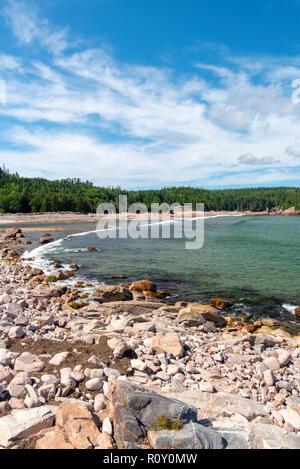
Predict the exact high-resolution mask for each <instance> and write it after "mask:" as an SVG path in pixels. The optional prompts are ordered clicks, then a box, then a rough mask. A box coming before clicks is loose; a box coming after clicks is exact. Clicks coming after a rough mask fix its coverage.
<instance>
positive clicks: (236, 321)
mask: <svg viewBox="0 0 300 469" xmlns="http://www.w3.org/2000/svg"><path fill="white" fill-rule="evenodd" d="M22 237H23V234H22V232H21V230H20V229H17V228H16V229H10V230H7V231H6V232H5V233H3V234H2V235H1V239H0V243H1V247H0V272H1V276H0V448H11V449H18V448H37V449H104V448H106V449H126V448H132V449H134V448H155V449H174V450H176V449H203V448H207V449H223V448H224V449H257V448H266V449H267V448H268V449H279V448H281V449H299V448H300V348H299V346H300V336H297V335H294V334H295V332H293V330H292V329H291V328H289V327H288V325H286V324H282V323H280V321H276V320H274V319H270V318H265V319H262V320H261V321H256V322H254V323H252V324H250V323H248V322H246V320H245V318H233V317H230V316H229V315H228V313H227V312H226V309H227V308H228V306H229V302H228V301H226V300H224V299H220V298H214V299H211V302H210V304H209V305H208V304H202V303H184V302H178V303H175V304H170V303H169V302H168V299H167V298H166V296H167V294H166V292H163V291H160V290H159V289H158V288H157V287H156V285H154V284H153V283H152V282H151V281H149V280H143V281H137V282H134V283H132V284H131V285H122V286H117V287H116V286H99V287H97V288H96V289H95V291H94V292H93V294H92V296H89V295H88V294H87V293H83V291H84V287H85V286H87V285H86V283H85V282H83V281H78V282H77V283H75V284H74V278H75V279H76V272H77V266H76V265H72V266H70V268H71V270H72V275H71V277H72V280H73V283H72V284H71V283H70V282H69V279H68V277H69V278H70V272H69V271H68V272H63V271H62V270H60V265H59V261H56V263H55V264H53V273H52V274H51V275H45V274H44V273H43V272H42V271H41V270H40V269H33V268H31V267H30V266H29V265H26V262H25V261H23V260H21V259H20V255H19V254H20V250H19V248H20V245H21V243H22V242H23V239H22ZM27 241H29V240H27ZM25 242H26V240H25ZM296 314H299V315H300V311H299V309H298V310H296Z"/></svg>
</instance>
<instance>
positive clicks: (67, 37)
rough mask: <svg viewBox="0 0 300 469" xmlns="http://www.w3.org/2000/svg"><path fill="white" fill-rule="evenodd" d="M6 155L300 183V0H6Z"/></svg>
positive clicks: (30, 167) (1, 98) (57, 171)
mask: <svg viewBox="0 0 300 469" xmlns="http://www.w3.org/2000/svg"><path fill="white" fill-rule="evenodd" d="M1 6H2V8H1V13H0V126H1V127H0V128H1V132H0V162H2V163H5V165H6V167H8V168H9V169H10V170H12V171H18V172H19V173H20V174H21V175H24V176H42V177H49V178H51V179H54V178H65V177H80V178H82V179H88V180H92V181H93V182H94V183H96V184H100V185H106V186H107V185H113V186H115V185H120V186H122V187H124V188H157V187H163V186H170V185H194V186H202V187H211V188H213V187H214V188H218V187H220V188H221V187H246V186H271V185H272V186H273V185H276V186H278V185H289V186H291V185H293V186H299V185H300V177H299V176H300V37H299V26H300V1H299V0H256V1H255V0H253V1H252V2H249V1H245V0H185V1H184V2H183V1H182V0H172V1H171V0H160V1H158V0H143V1H140V0H127V1H125V0H64V1H61V0H60V1H58V0H44V1H43V2H36V1H31V0H30V1H29V0H28V1H27V0H23V1H19V0H1Z"/></svg>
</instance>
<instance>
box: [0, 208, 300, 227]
mask: <svg viewBox="0 0 300 469" xmlns="http://www.w3.org/2000/svg"><path fill="white" fill-rule="evenodd" d="M202 215H203V213H202V212H196V211H185V212H184V216H185V217H194V218H196V217H198V216H202ZM242 215H248V216H266V215H270V216H275V215H282V216H288V215H290V216H294V215H300V211H299V210H295V209H294V208H290V209H288V210H274V211H272V212H267V211H264V212H251V211H245V212H240V211H238V210H235V211H232V212H226V211H218V212H216V211H208V212H205V213H204V216H205V217H214V216H242ZM182 216H183V211H182V210H179V211H174V213H172V214H169V213H161V214H158V213H157V214H155V213H147V214H143V213H142V214H133V213H128V212H122V213H120V214H116V215H97V214H95V213H88V214H84V213H75V212H62V213H56V212H49V213H32V214H31V213H28V214H27V213H18V214H11V213H8V214H1V216H0V227H2V226H3V227H5V226H6V225H16V226H17V225H19V224H25V223H26V224H27V223H28V224H33V225H34V224H44V225H45V228H47V226H48V225H49V224H54V223H76V222H85V223H89V222H90V223H95V222H97V221H98V220H101V219H103V218H107V219H110V218H114V217H115V218H116V219H117V220H133V219H134V220H147V219H149V218H150V217H151V218H152V219H158V218H162V219H166V218H170V217H171V218H176V217H182ZM57 229H58V228H57ZM37 230H39V231H43V230H44V228H38V229H37ZM47 230H48V231H49V230H52V231H54V230H56V228H55V227H51V228H50V227H49V228H47ZM31 231H32V230H31Z"/></svg>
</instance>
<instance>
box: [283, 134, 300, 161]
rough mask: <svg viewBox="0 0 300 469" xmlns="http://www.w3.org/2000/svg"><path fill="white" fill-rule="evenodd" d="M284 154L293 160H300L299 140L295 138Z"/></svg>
mask: <svg viewBox="0 0 300 469" xmlns="http://www.w3.org/2000/svg"><path fill="white" fill-rule="evenodd" d="M286 152H287V154H288V155H290V156H293V157H294V158H300V139H299V138H296V140H295V143H294V145H289V146H288V147H287V149H286Z"/></svg>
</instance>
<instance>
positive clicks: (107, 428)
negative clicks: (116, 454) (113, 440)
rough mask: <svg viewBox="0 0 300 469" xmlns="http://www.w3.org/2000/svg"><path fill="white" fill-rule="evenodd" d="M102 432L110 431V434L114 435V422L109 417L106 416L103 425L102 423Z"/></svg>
mask: <svg viewBox="0 0 300 469" xmlns="http://www.w3.org/2000/svg"><path fill="white" fill-rule="evenodd" d="M102 432H104V433H108V434H109V435H111V436H112V434H113V428H112V423H111V420H110V418H109V417H106V418H105V419H104V420H103V425H102Z"/></svg>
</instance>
